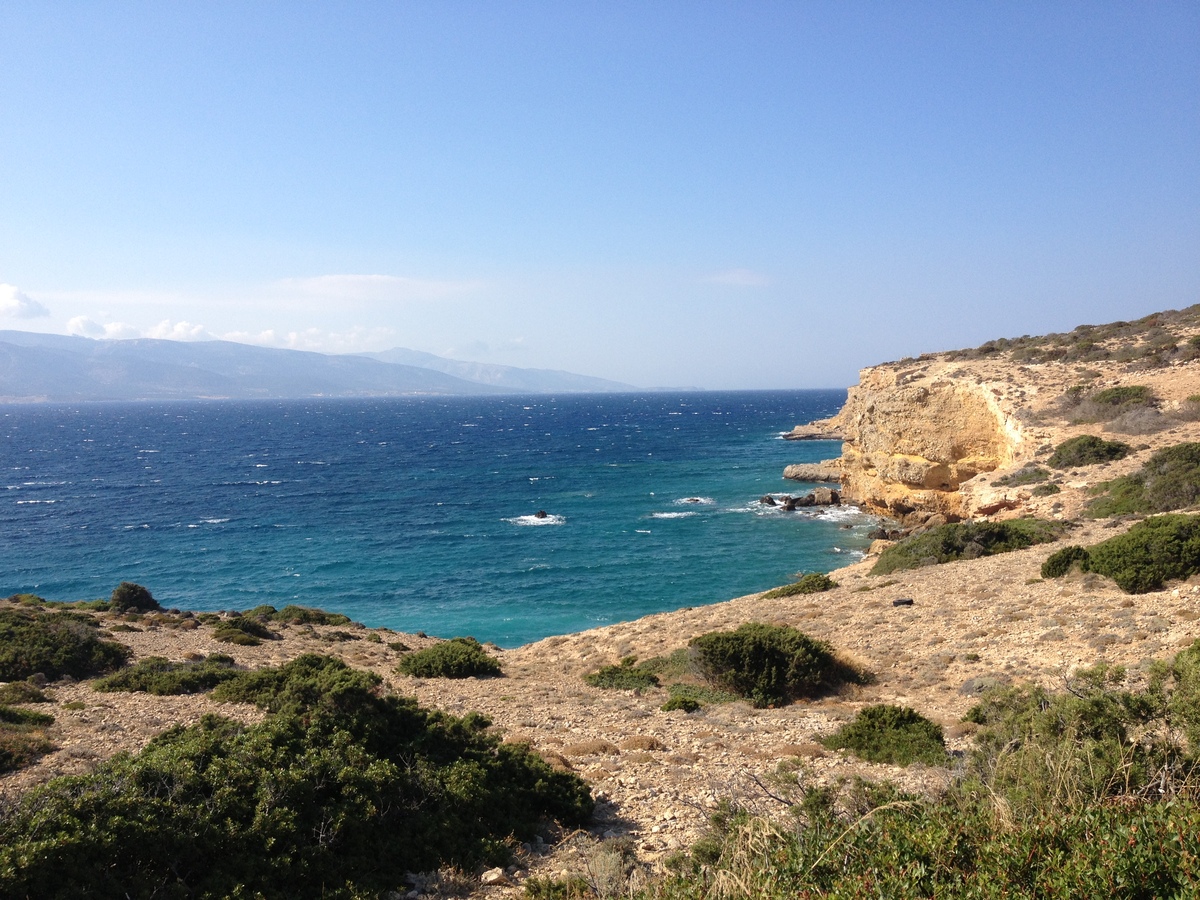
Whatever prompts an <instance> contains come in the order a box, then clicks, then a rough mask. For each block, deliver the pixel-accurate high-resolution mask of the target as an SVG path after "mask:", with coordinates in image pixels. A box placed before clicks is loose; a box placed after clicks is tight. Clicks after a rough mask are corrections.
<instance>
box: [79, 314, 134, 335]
mask: <svg viewBox="0 0 1200 900" xmlns="http://www.w3.org/2000/svg"><path fill="white" fill-rule="evenodd" d="M67 333H68V334H80V335H83V336H84V337H90V338H101V339H104V340H110V341H120V340H128V339H130V338H139V337H141V336H142V334H141V332H140V331H138V330H137V329H136V328H134V327H133V326H132V325H126V324H125V323H124V322H109V323H107V324H105V325H101V324H100V323H99V322H97V321H95V320H94V319H89V318H88V317H87V316H76V317H75V318H73V319H70V320H68V322H67Z"/></svg>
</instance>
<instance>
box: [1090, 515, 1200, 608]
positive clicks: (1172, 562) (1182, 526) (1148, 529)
mask: <svg viewBox="0 0 1200 900" xmlns="http://www.w3.org/2000/svg"><path fill="white" fill-rule="evenodd" d="M1087 552H1088V561H1087V564H1088V568H1089V570H1090V571H1092V572H1099V573H1100V574H1101V575H1106V576H1108V577H1109V578H1111V579H1113V581H1115V582H1116V583H1117V585H1118V586H1119V587H1120V588H1121V590H1123V591H1126V592H1127V593H1130V594H1144V593H1147V592H1148V591H1156V590H1159V589H1160V588H1161V587H1162V586H1163V583H1164V582H1166V581H1170V580H1173V579H1183V578H1189V577H1191V576H1192V575H1195V574H1196V573H1197V572H1200V515H1197V516H1186V515H1165V516H1152V517H1151V518H1149V519H1145V520H1144V521H1141V522H1138V523H1137V524H1136V525H1134V526H1133V527H1132V528H1130V529H1129V530H1128V531H1127V532H1125V533H1124V534H1119V535H1117V536H1116V537H1112V538H1109V539H1108V540H1107V541H1102V542H1101V543H1099V544H1096V545H1094V546H1092V547H1090V548H1088V551H1087Z"/></svg>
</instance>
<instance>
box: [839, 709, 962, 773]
mask: <svg viewBox="0 0 1200 900" xmlns="http://www.w3.org/2000/svg"><path fill="white" fill-rule="evenodd" d="M822 743H824V744H825V746H826V747H829V748H830V749H833V750H840V749H846V750H849V751H850V752H851V753H853V754H854V755H855V756H858V757H860V758H861V759H865V760H867V761H868V762H879V763H892V764H893V765H897V766H907V765H909V764H910V763H913V762H918V761H919V762H923V763H926V764H928V765H931V766H944V765H945V764H946V763H947V762H948V760H949V757H948V756H947V754H946V738H945V735H944V734H943V733H942V726H941V725H938V724H937V723H936V722H931V721H930V720H929V719H927V718H925V717H924V716H923V715H921V714H920V713H919V712H917V711H916V710H913V709H909V708H908V707H907V706H889V705H887V704H879V705H876V706H868V707H866V708H864V709H862V710H860V711H859V713H858V715H857V716H855V717H854V721H852V722H849V723H847V724H846V725H843V726H842V727H841V728H839V729H838V730H837V731H836V732H834V733H833V734H831V735H830V736H829V737H827V738H825V740H824V741H823V742H822Z"/></svg>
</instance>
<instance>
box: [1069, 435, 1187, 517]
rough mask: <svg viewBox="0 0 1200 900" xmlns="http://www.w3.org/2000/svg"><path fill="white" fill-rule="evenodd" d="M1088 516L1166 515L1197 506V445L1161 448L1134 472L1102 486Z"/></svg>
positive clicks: (1176, 445)
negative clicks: (1157, 513) (1165, 513)
mask: <svg viewBox="0 0 1200 900" xmlns="http://www.w3.org/2000/svg"><path fill="white" fill-rule="evenodd" d="M1102 490H1103V492H1104V493H1103V495H1102V496H1100V497H1098V498H1097V499H1096V500H1093V501H1092V503H1091V504H1090V506H1089V509H1088V512H1089V514H1090V515H1093V516H1096V517H1101V518H1102V517H1106V516H1114V515H1124V514H1128V513H1155V512H1170V511H1172V510H1176V509H1184V508H1185V507H1188V506H1192V505H1194V504H1195V503H1197V502H1200V443H1195V442H1193V443H1186V444H1175V445H1174V446H1172V447H1164V448H1163V449H1162V450H1159V451H1158V452H1157V453H1155V454H1154V455H1153V456H1151V457H1150V459H1148V460H1147V461H1146V463H1145V465H1143V466H1142V468H1141V469H1139V470H1138V471H1137V472H1135V473H1133V474H1132V475H1126V476H1125V477H1123V478H1118V479H1115V480H1114V481H1110V482H1108V483H1107V484H1105V485H1103V486H1102Z"/></svg>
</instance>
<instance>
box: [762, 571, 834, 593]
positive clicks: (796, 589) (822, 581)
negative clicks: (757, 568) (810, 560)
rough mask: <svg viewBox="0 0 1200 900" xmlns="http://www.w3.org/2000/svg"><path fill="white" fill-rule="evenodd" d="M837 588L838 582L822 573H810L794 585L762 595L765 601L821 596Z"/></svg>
mask: <svg viewBox="0 0 1200 900" xmlns="http://www.w3.org/2000/svg"><path fill="white" fill-rule="evenodd" d="M835 587H837V582H836V581H834V580H833V579H832V578H830V577H829V576H828V575H825V574H824V573H822V572H809V573H808V574H807V575H804V576H803V577H801V578H800V580H799V581H797V582H795V583H793V584H786V585H784V586H783V587H777V588H774V589H772V590H769V591H767V592H766V593H765V594H763V595H762V599H764V600H775V599H777V598H779V597H794V596H796V595H798V594H820V593H823V592H824V591H831V590H833V589H834V588H835Z"/></svg>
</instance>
